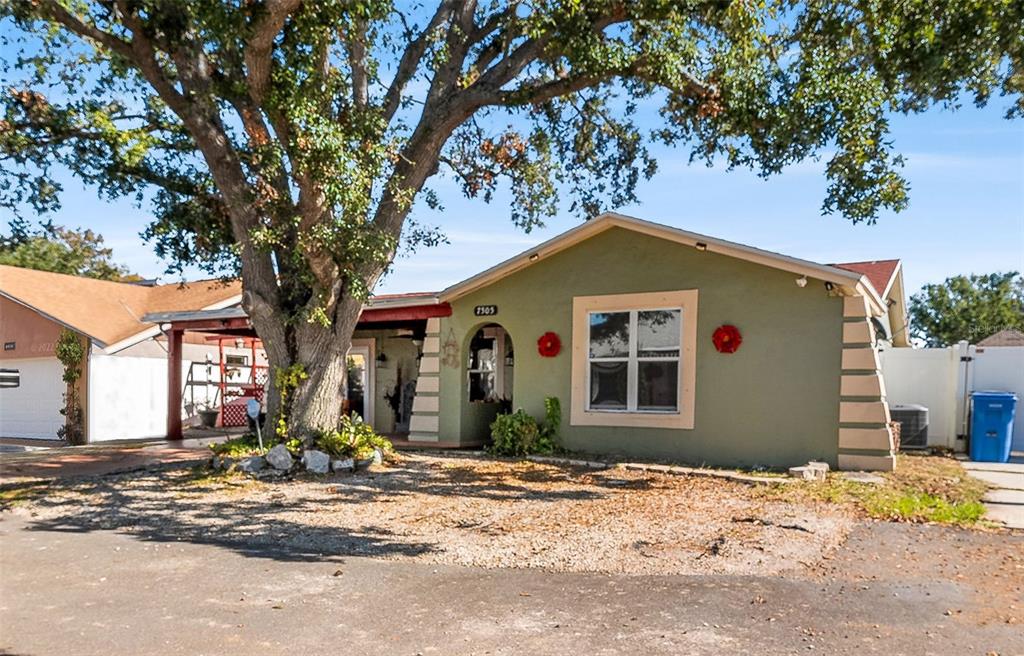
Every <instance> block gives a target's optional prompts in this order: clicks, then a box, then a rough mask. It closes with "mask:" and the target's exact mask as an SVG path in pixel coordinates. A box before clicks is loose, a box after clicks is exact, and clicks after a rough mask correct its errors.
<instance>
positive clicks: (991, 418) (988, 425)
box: [971, 392, 1017, 462]
mask: <svg viewBox="0 0 1024 656" xmlns="http://www.w3.org/2000/svg"><path fill="white" fill-rule="evenodd" d="M971 406H972V409H971V460H975V461H977V462H1009V461H1010V442H1012V441H1013V415H1014V413H1015V412H1016V409H1017V395H1016V394H1011V393H1010V392H974V393H973V394H971Z"/></svg>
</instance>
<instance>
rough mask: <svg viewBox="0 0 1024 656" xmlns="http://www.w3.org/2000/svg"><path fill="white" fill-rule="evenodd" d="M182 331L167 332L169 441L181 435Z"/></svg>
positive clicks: (173, 328)
mask: <svg viewBox="0 0 1024 656" xmlns="http://www.w3.org/2000/svg"><path fill="white" fill-rule="evenodd" d="M182 332H184V331H183V330H181V329H178V328H175V327H174V325H173V324H172V325H171V327H170V328H169V329H168V330H167V439H169V440H180V439H182V435H181V334H182Z"/></svg>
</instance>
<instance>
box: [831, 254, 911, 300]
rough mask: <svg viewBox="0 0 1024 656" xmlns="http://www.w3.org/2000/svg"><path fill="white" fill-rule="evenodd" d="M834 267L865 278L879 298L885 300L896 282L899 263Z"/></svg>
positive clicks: (863, 263) (879, 261) (895, 261)
mask: <svg viewBox="0 0 1024 656" xmlns="http://www.w3.org/2000/svg"><path fill="white" fill-rule="evenodd" d="M834 266H837V267H839V268H840V269H846V270H847V271H853V272H855V273H860V274H863V275H865V276H867V277H868V280H870V281H871V284H872V285H874V287H875V291H877V292H878V294H879V296H881V297H882V298H885V297H886V296H887V295H888V294H889V289H890V288H891V287H892V284H893V282H895V281H896V273H897V272H898V271H899V270H900V261H899V260H872V261H870V262H843V263H841V264H836V265H834Z"/></svg>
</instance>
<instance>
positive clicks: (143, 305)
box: [0, 265, 242, 348]
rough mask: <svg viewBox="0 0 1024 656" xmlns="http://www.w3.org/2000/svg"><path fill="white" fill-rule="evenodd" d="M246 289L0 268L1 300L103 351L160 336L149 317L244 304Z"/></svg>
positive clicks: (231, 284)
mask: <svg viewBox="0 0 1024 656" xmlns="http://www.w3.org/2000/svg"><path fill="white" fill-rule="evenodd" d="M241 289H242V288H241V284H240V283H239V282H229V283H223V282H221V281H217V280H202V281H197V282H190V283H185V284H179V283H173V284H169V285H155V286H146V285H135V284H131V283H124V282H110V281H107V280H95V279H93V278H82V277H79V276H69V275H65V274H62V273H52V272H49V271H36V270H34V269H23V268H20V267H12V266H4V265H0V295H2V296H4V297H6V298H8V299H10V300H12V301H14V302H16V303H20V304H21V305H24V306H25V307H27V308H29V309H31V310H34V311H36V312H38V313H39V314H41V315H43V316H44V317H46V318H48V319H50V320H52V321H55V322H56V323H59V324H61V325H63V326H65V327H67V328H70V329H71V330H74V331H76V332H79V333H81V334H83V335H85V336H87V337H89V338H90V339H91V340H93V341H94V342H96V343H97V344H99V345H100V346H101V347H104V348H106V347H109V346H111V345H119V344H120V343H121V342H126V341H130V340H131V339H132V338H134V337H137V336H143V337H144V336H148V335H149V334H150V333H151V334H156V333H157V332H159V328H158V327H157V326H155V325H154V324H152V323H149V322H146V321H143V319H142V317H143V316H144V315H145V314H147V313H151V312H170V311H185V310H202V309H207V308H214V307H224V306H225V305H230V304H233V303H237V302H238V301H239V300H240V299H241ZM128 345H129V344H124V346H128Z"/></svg>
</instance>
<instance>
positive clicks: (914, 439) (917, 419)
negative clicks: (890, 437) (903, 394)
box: [889, 404, 928, 449]
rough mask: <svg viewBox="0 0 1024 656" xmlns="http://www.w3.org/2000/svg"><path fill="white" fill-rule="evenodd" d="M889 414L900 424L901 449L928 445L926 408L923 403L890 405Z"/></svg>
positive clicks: (920, 447)
mask: <svg viewBox="0 0 1024 656" xmlns="http://www.w3.org/2000/svg"><path fill="white" fill-rule="evenodd" d="M889 414H890V415H892V420H893V421H896V422H899V424H900V448H901V449H925V448H927V447H928V408H926V407H925V406H923V405H911V404H907V405H891V406H889Z"/></svg>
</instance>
